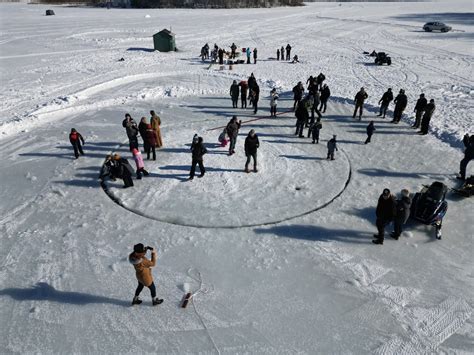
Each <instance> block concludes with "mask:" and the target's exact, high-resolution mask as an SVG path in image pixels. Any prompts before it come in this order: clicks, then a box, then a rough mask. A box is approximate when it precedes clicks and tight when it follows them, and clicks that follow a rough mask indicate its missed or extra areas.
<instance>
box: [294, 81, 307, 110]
mask: <svg viewBox="0 0 474 355" xmlns="http://www.w3.org/2000/svg"><path fill="white" fill-rule="evenodd" d="M292 91H293V100H294V102H293V111H295V110H296V107H297V106H298V104H299V103H300V101H301V100H302V99H303V93H304V86H303V83H302V82H301V81H298V84H296V85H295V86H294V87H293V90H292Z"/></svg>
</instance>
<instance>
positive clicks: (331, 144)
mask: <svg viewBox="0 0 474 355" xmlns="http://www.w3.org/2000/svg"><path fill="white" fill-rule="evenodd" d="M336 138H337V136H336V135H333V136H332V138H331V139H330V140H329V141H328V144H327V147H328V156H327V158H326V159H328V160H329V159H331V160H334V153H335V152H336V150H339V149H338V148H337V140H336Z"/></svg>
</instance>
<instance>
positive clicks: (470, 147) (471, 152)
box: [457, 133, 474, 180]
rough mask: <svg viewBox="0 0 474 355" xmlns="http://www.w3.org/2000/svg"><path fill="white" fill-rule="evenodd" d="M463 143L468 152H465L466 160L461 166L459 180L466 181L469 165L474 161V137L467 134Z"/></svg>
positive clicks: (463, 160) (462, 161)
mask: <svg viewBox="0 0 474 355" xmlns="http://www.w3.org/2000/svg"><path fill="white" fill-rule="evenodd" d="M462 142H463V143H464V146H465V147H466V150H465V151H464V158H463V159H462V160H461V162H460V164H459V176H458V177H457V178H458V179H460V180H466V169H467V164H469V162H470V161H471V160H473V159H474V135H472V136H469V134H467V133H466V134H465V135H464V138H463V139H462Z"/></svg>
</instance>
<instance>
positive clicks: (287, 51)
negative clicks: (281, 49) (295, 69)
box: [286, 43, 291, 60]
mask: <svg viewBox="0 0 474 355" xmlns="http://www.w3.org/2000/svg"><path fill="white" fill-rule="evenodd" d="M290 58H291V46H290V44H289V43H288V44H287V45H286V60H290Z"/></svg>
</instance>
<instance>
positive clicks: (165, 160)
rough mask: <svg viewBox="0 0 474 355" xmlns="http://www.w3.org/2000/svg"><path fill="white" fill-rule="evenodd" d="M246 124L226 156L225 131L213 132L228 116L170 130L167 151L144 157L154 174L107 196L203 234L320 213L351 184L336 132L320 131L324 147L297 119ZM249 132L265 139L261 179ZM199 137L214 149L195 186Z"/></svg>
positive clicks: (116, 186) (112, 186)
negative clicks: (336, 147) (331, 145)
mask: <svg viewBox="0 0 474 355" xmlns="http://www.w3.org/2000/svg"><path fill="white" fill-rule="evenodd" d="M241 118H242V120H243V121H244V122H243V125H242V128H241V130H240V133H239V137H238V140H237V145H236V153H235V154H234V155H232V156H228V154H227V153H228V146H227V147H225V148H223V147H220V146H219V144H218V143H217V137H218V135H219V133H220V132H221V130H222V129H220V128H217V129H213V128H216V127H219V126H223V125H225V124H226V123H227V120H228V118H224V119H222V118H221V119H220V120H218V121H217V122H215V121H214V122H213V121H209V122H208V121H190V122H185V121H183V122H180V123H179V124H171V125H169V124H168V125H164V126H163V128H162V132H163V140H164V144H165V146H164V147H163V148H162V149H159V150H158V151H157V160H156V161H152V160H146V154H143V153H142V154H143V156H144V159H145V167H146V169H147V170H148V171H149V172H150V176H148V177H144V178H143V179H142V180H134V182H135V186H134V187H133V188H129V189H123V188H122V186H123V184H122V183H121V181H116V182H107V185H106V190H107V193H108V194H109V196H110V197H111V198H113V199H114V200H115V201H116V202H117V203H119V204H120V205H121V206H123V207H124V208H126V209H128V210H130V211H132V212H135V213H137V214H140V215H142V216H144V217H147V218H151V219H155V220H158V221H162V222H167V223H172V224H177V225H184V226H193V227H203V228H238V227H251V226H258V225H265V224H272V223H278V222H282V221H285V220H289V219H292V218H295V217H298V216H302V215H305V214H308V213H311V212H313V211H316V210H318V209H319V208H322V207H324V206H326V205H327V204H328V203H330V202H331V201H332V200H334V199H335V198H336V197H337V196H338V195H340V194H341V193H342V191H343V190H344V188H345V186H346V185H347V183H348V181H349V179H350V174H351V172H350V163H349V161H348V159H347V157H346V155H345V154H344V153H343V151H339V152H336V160H333V161H330V160H327V159H326V153H327V148H326V143H327V140H328V139H329V138H331V135H330V129H329V127H326V134H324V133H323V131H321V141H320V143H319V144H312V143H311V139H310V138H299V137H296V136H295V135H294V118H293V117H292V115H286V117H285V116H284V117H279V118H276V119H270V118H265V119H261V120H257V121H254V120H251V119H249V118H246V117H245V116H244V117H241ZM246 120H248V121H250V122H247V123H246ZM250 129H254V130H255V131H256V132H257V135H258V137H259V140H260V148H259V150H258V172H257V173H255V172H251V173H245V172H244V166H245V161H246V157H245V153H244V141H245V137H246V136H247V134H248V132H249V131H250ZM195 133H199V134H200V135H201V136H202V137H203V139H204V142H205V144H206V146H207V149H208V154H206V155H205V157H204V165H205V167H206V173H205V176H204V177H203V178H198V177H197V176H198V175H199V168H197V169H196V172H197V174H196V177H195V178H194V180H193V181H188V180H187V179H188V177H189V171H190V167H191V152H190V140H191V139H192V137H193V135H194V134H195ZM306 133H307V129H305V135H306ZM125 148H126V144H125V145H124V149H125ZM127 156H128V158H129V160H130V162H131V163H132V165H133V160H132V159H131V157H130V154H127ZM250 167H251V168H252V163H251V165H250Z"/></svg>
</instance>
